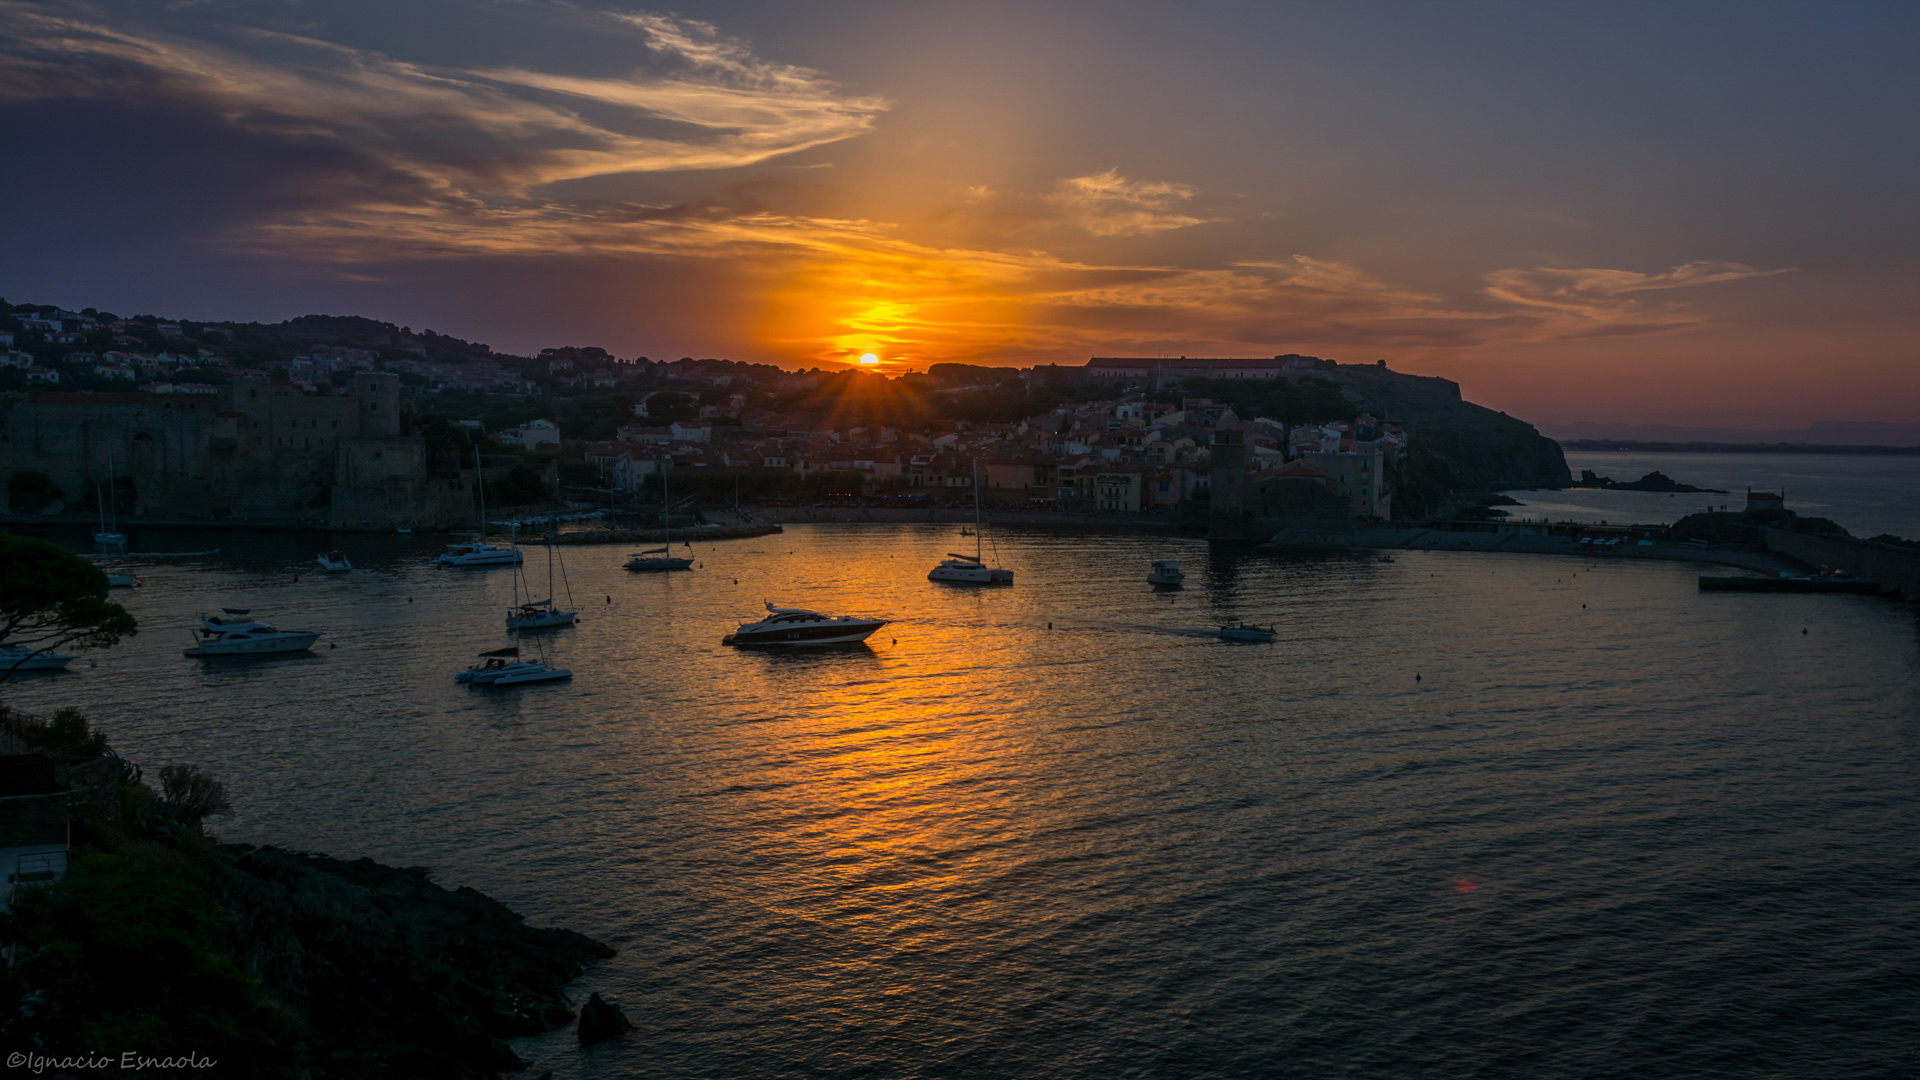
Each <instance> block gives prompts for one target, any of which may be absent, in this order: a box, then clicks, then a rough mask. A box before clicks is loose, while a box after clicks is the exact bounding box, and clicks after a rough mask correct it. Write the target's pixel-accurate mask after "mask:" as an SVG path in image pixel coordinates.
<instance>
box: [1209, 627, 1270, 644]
mask: <svg viewBox="0 0 1920 1080" xmlns="http://www.w3.org/2000/svg"><path fill="white" fill-rule="evenodd" d="M1274 633H1275V628H1274V627H1271V626H1252V625H1248V624H1245V623H1242V624H1241V625H1239V626H1223V627H1221V628H1220V640H1222V641H1258V642H1268V641H1272V640H1273V637H1274Z"/></svg>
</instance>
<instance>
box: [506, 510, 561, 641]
mask: <svg viewBox="0 0 1920 1080" xmlns="http://www.w3.org/2000/svg"><path fill="white" fill-rule="evenodd" d="M557 527H558V526H557V524H556V529H557ZM555 546H556V545H555V544H554V542H553V536H552V534H549V535H548V536H547V598H546V599H545V600H534V599H532V598H531V594H532V592H533V588H532V586H528V588H527V592H528V594H529V599H528V600H527V602H526V603H524V604H523V603H521V602H520V579H521V576H522V575H521V573H520V571H518V570H516V571H514V575H513V607H512V608H511V609H510V610H508V612H507V629H509V630H553V629H557V628H559V627H562V626H572V625H573V622H574V613H573V612H571V611H562V610H560V607H559V605H557V604H555V603H554V602H553V549H554V547H555ZM516 550H517V549H516ZM561 580H562V581H563V582H564V581H565V580H566V572H565V568H564V567H563V568H562V570H561ZM567 603H568V604H572V603H573V588H572V586H568V588H567Z"/></svg>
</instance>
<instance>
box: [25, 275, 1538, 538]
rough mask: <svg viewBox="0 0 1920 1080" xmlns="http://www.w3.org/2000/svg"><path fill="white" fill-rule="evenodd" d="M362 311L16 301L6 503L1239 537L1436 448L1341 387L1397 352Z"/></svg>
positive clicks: (1390, 480) (384, 525) (1371, 497)
mask: <svg viewBox="0 0 1920 1080" xmlns="http://www.w3.org/2000/svg"><path fill="white" fill-rule="evenodd" d="M345 321H347V320H327V319H323V318H320V317H314V318H312V319H310V320H295V321H294V322H293V323H289V324H282V326H281V327H280V328H269V329H279V330H284V329H286V328H292V329H294V330H300V329H311V330H313V331H314V332H315V333H325V332H328V331H330V330H332V329H334V327H331V326H324V325H316V326H314V327H311V328H303V327H302V326H301V323H302V322H312V323H316V324H326V323H329V322H345ZM351 322H352V323H353V324H355V325H354V329H356V330H357V331H358V332H357V333H348V334H333V335H331V336H332V338H333V341H334V343H331V344H313V343H311V342H310V341H308V340H305V338H311V337H313V336H315V333H308V334H306V335H304V337H303V336H302V335H300V334H297V333H286V332H281V333H264V332H262V328H260V327H258V326H257V325H253V324H248V325H235V324H216V323H192V322H176V321H168V320H164V319H159V318H148V317H138V318H120V317H117V316H113V315H111V314H108V313H102V312H98V311H96V310H95V309H92V308H87V309H83V310H82V311H79V312H74V311H67V310H63V309H60V308H57V307H47V306H34V305H19V306H10V307H9V308H8V314H6V315H5V316H4V317H0V347H4V352H0V475H3V476H4V477H5V478H6V481H7V485H8V504H7V507H6V510H7V511H8V512H9V513H10V514H12V515H15V516H16V517H21V516H24V517H27V518H29V519H38V520H54V519H59V518H62V517H66V516H76V515H77V516H92V515H98V514H100V513H101V512H102V508H103V506H104V507H105V508H107V509H109V510H111V511H112V512H113V513H114V514H116V515H118V516H123V517H126V518H129V519H133V520H145V521H150V522H160V521H173V522H182V523H185V522H195V523H219V522H233V523H239V522H247V523H262V524H264V523H281V524H288V525H306V526H323V527H327V528H333V529H366V530H391V529H394V528H401V527H404V528H422V529H433V528H443V527H446V526H449V525H452V524H454V523H461V522H468V521H470V520H471V519H472V516H473V514H474V505H475V502H476V496H477V495H478V494H480V493H479V492H478V491H477V489H476V485H477V484H481V483H484V485H485V486H486V488H487V491H486V493H485V497H486V499H487V501H488V502H490V503H492V504H493V505H495V506H499V507H506V506H538V505H550V504H554V503H556V502H557V501H560V500H573V501H584V502H589V503H594V504H596V505H606V504H608V503H609V501H611V503H612V504H613V505H615V506H616V507H617V506H620V505H623V504H633V505H639V504H644V503H645V502H647V501H649V499H651V500H652V501H656V502H657V501H658V500H659V498H660V497H661V496H660V492H661V486H662V482H663V480H665V481H666V482H667V483H670V484H672V485H673V487H674V488H675V489H676V490H677V491H678V492H679V493H681V494H682V495H683V496H690V497H693V498H695V499H696V500H697V501H698V502H699V503H700V504H702V505H708V506H715V507H718V506H737V505H740V504H741V503H742V502H743V501H744V502H746V503H750V504H754V505H776V506H778V505H794V504H797V503H809V504H825V505H835V504H838V505H872V506H913V505H931V506H939V505H946V504H949V503H956V501H970V500H971V499H972V497H973V489H974V488H975V487H976V486H977V487H978V489H979V495H980V498H981V500H982V501H983V502H984V503H985V504H986V505H988V506H989V507H992V508H996V509H1001V510H1027V511H1035V512H1063V513H1074V514H1093V515H1113V516H1133V517H1142V516H1144V517H1147V518H1154V519H1159V520H1164V521H1168V522H1175V523H1186V524H1201V525H1207V524H1209V523H1211V525H1212V526H1213V527H1214V528H1215V529H1216V531H1217V530H1221V529H1224V530H1226V531H1228V532H1232V531H1234V530H1235V528H1236V527H1237V525H1238V524H1239V522H1240V518H1244V519H1245V521H1246V522H1247V523H1251V522H1252V521H1253V520H1255V519H1261V518H1271V519H1314V520H1352V521H1359V522H1384V521H1389V520H1391V519H1393V518H1394V517H1395V516H1396V512H1397V511H1400V510H1402V509H1403V508H1404V507H1403V506H1396V502H1395V495H1396V489H1397V488H1398V487H1399V486H1400V485H1401V484H1403V483H1404V480H1403V479H1402V478H1403V477H1404V476H1405V474H1406V471H1407V463H1408V455H1409V449H1410V447H1411V446H1412V445H1413V444H1414V443H1415V441H1416V440H1417V439H1418V437H1419V434H1418V430H1417V427H1416V426H1415V425H1410V424H1408V423H1406V422H1405V421H1403V420H1402V419H1400V418H1398V417H1394V416H1391V415H1376V414H1375V413H1374V412H1371V411H1368V410H1367V409H1366V408H1364V407H1363V406H1362V405H1361V404H1359V403H1356V402H1355V401H1354V400H1353V399H1352V398H1351V397H1349V396H1347V395H1346V394H1343V392H1342V388H1341V385H1340V384H1339V383H1338V382H1336V381H1335V380H1336V379H1338V378H1339V377H1340V376H1341V375H1342V373H1343V372H1351V371H1353V370H1354V369H1363V370H1364V371H1365V373H1366V374H1367V375H1370V376H1374V377H1378V376H1381V375H1384V374H1390V373H1387V372H1386V371H1385V365H1386V362H1385V361H1384V360H1382V361H1377V362H1376V363H1374V364H1372V365H1343V364H1336V363H1335V362H1334V361H1331V360H1325V359H1321V358H1317V357H1311V356H1301V355H1297V354H1295V355H1280V356H1274V357H1269V358H1188V357H1165V358H1146V359H1139V358H1106V357H1095V358H1092V359H1089V360H1084V361H1080V362H1077V363H1062V364H1057V365H1043V366H1036V367H1031V368H1026V369H1012V368H990V367H978V366H971V365H961V364H937V365H934V366H933V367H932V368H930V369H929V370H928V371H926V372H917V371H909V372H905V373H901V374H899V375H896V376H894V377H892V378H888V377H886V376H881V375H877V374H873V373H868V372H863V371H859V370H857V369H847V370H842V371H827V370H821V369H818V368H815V369H811V370H805V371H797V372H796V371H788V370H783V369H780V368H777V367H774V366H771V365H766V364H748V363H738V362H734V361H729V360H720V359H694V358H692V357H685V358H681V359H678V360H673V361H655V360H652V359H648V358H645V357H639V358H633V359H622V358H618V357H615V356H613V355H611V354H609V353H608V352H606V351H605V350H603V349H599V348H591V347H588V348H553V349H546V350H542V351H541V352H540V353H539V354H538V355H537V356H535V357H530V358H529V357H510V356H505V355H501V354H494V353H492V352H491V350H488V349H487V347H486V346H483V345H481V346H475V345H472V344H470V343H467V342H462V341H457V340H456V339H451V338H445V337H442V336H440V335H435V334H433V333H432V332H431V331H425V332H423V333H421V334H414V333H413V332H412V331H411V330H410V329H408V328H401V327H395V326H392V325H391V324H382V323H372V322H370V321H369V320H351ZM1406 378H1408V379H1411V378H1413V377H1406ZM1419 381H1421V382H1426V383H1444V382H1445V381H1444V380H1434V379H1426V380H1419ZM1443 389H1447V390H1450V391H1451V396H1452V397H1453V399H1454V400H1456V401H1457V400H1458V396H1459V395H1458V388H1457V387H1453V385H1452V384H1450V383H1447V384H1445V388H1443ZM1529 430H1530V429H1529ZM1561 468H1562V470H1564V465H1562V466H1561ZM1521 479H1525V478H1521ZM1547 479H1548V480H1549V481H1550V480H1551V479H1553V478H1552V477H1548V478H1547ZM956 504H957V503H956ZM1223 514H1225V515H1228V516H1230V517H1232V518H1233V520H1230V521H1222V515H1223Z"/></svg>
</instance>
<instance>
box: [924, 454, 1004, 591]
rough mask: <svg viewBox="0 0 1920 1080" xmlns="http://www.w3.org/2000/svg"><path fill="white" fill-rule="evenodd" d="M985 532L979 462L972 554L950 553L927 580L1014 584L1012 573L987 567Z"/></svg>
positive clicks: (975, 478)
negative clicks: (982, 543)
mask: <svg viewBox="0 0 1920 1080" xmlns="http://www.w3.org/2000/svg"><path fill="white" fill-rule="evenodd" d="M985 531H986V527H985V525H984V524H983V523H982V521H981V517H980V463H979V462H978V461H976V462H974V463H973V554H971V555H958V554H955V553H953V552H951V551H949V552H947V557H946V558H944V559H942V560H940V565H939V566H936V567H934V568H933V569H932V570H930V571H928V572H927V580H928V581H940V582H946V583H947V584H950V585H1011V584H1013V571H1011V570H1002V569H1001V568H999V567H997V566H988V565H987V564H986V562H985V561H984V560H983V559H982V557H981V551H980V535H981V534H982V533H984V532H985Z"/></svg>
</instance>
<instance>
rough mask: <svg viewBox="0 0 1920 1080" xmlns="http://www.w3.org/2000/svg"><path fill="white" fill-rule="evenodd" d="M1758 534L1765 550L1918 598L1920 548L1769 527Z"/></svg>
mask: <svg viewBox="0 0 1920 1080" xmlns="http://www.w3.org/2000/svg"><path fill="white" fill-rule="evenodd" d="M1760 535H1761V540H1762V542H1763V543H1764V544H1766V546H1767V550H1768V551H1772V552H1776V553H1778V554H1781V555H1785V556H1787V557H1788V558H1790V559H1795V560H1797V561H1799V562H1803V563H1805V564H1807V565H1808V566H1810V567H1816V568H1818V567H1823V566H1825V567H1832V568H1833V569H1835V570H1844V571H1846V572H1847V573H1849V574H1852V575H1853V576H1854V577H1857V578H1860V579H1862V580H1864V581H1872V582H1877V583H1878V584H1879V586H1880V588H1881V590H1882V591H1883V592H1887V593H1898V594H1899V595H1900V596H1901V597H1902V598H1904V599H1907V600H1913V601H1920V552H1916V551H1914V550H1912V549H1911V548H1903V547H1896V546H1894V545H1892V544H1876V543H1874V542H1873V541H1871V540H1855V539H1853V538H1852V537H1839V536H1808V535H1806V534H1805V533H1796V532H1788V531H1787V530H1785V529H1775V528H1769V527H1763V528H1761V530H1760Z"/></svg>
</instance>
